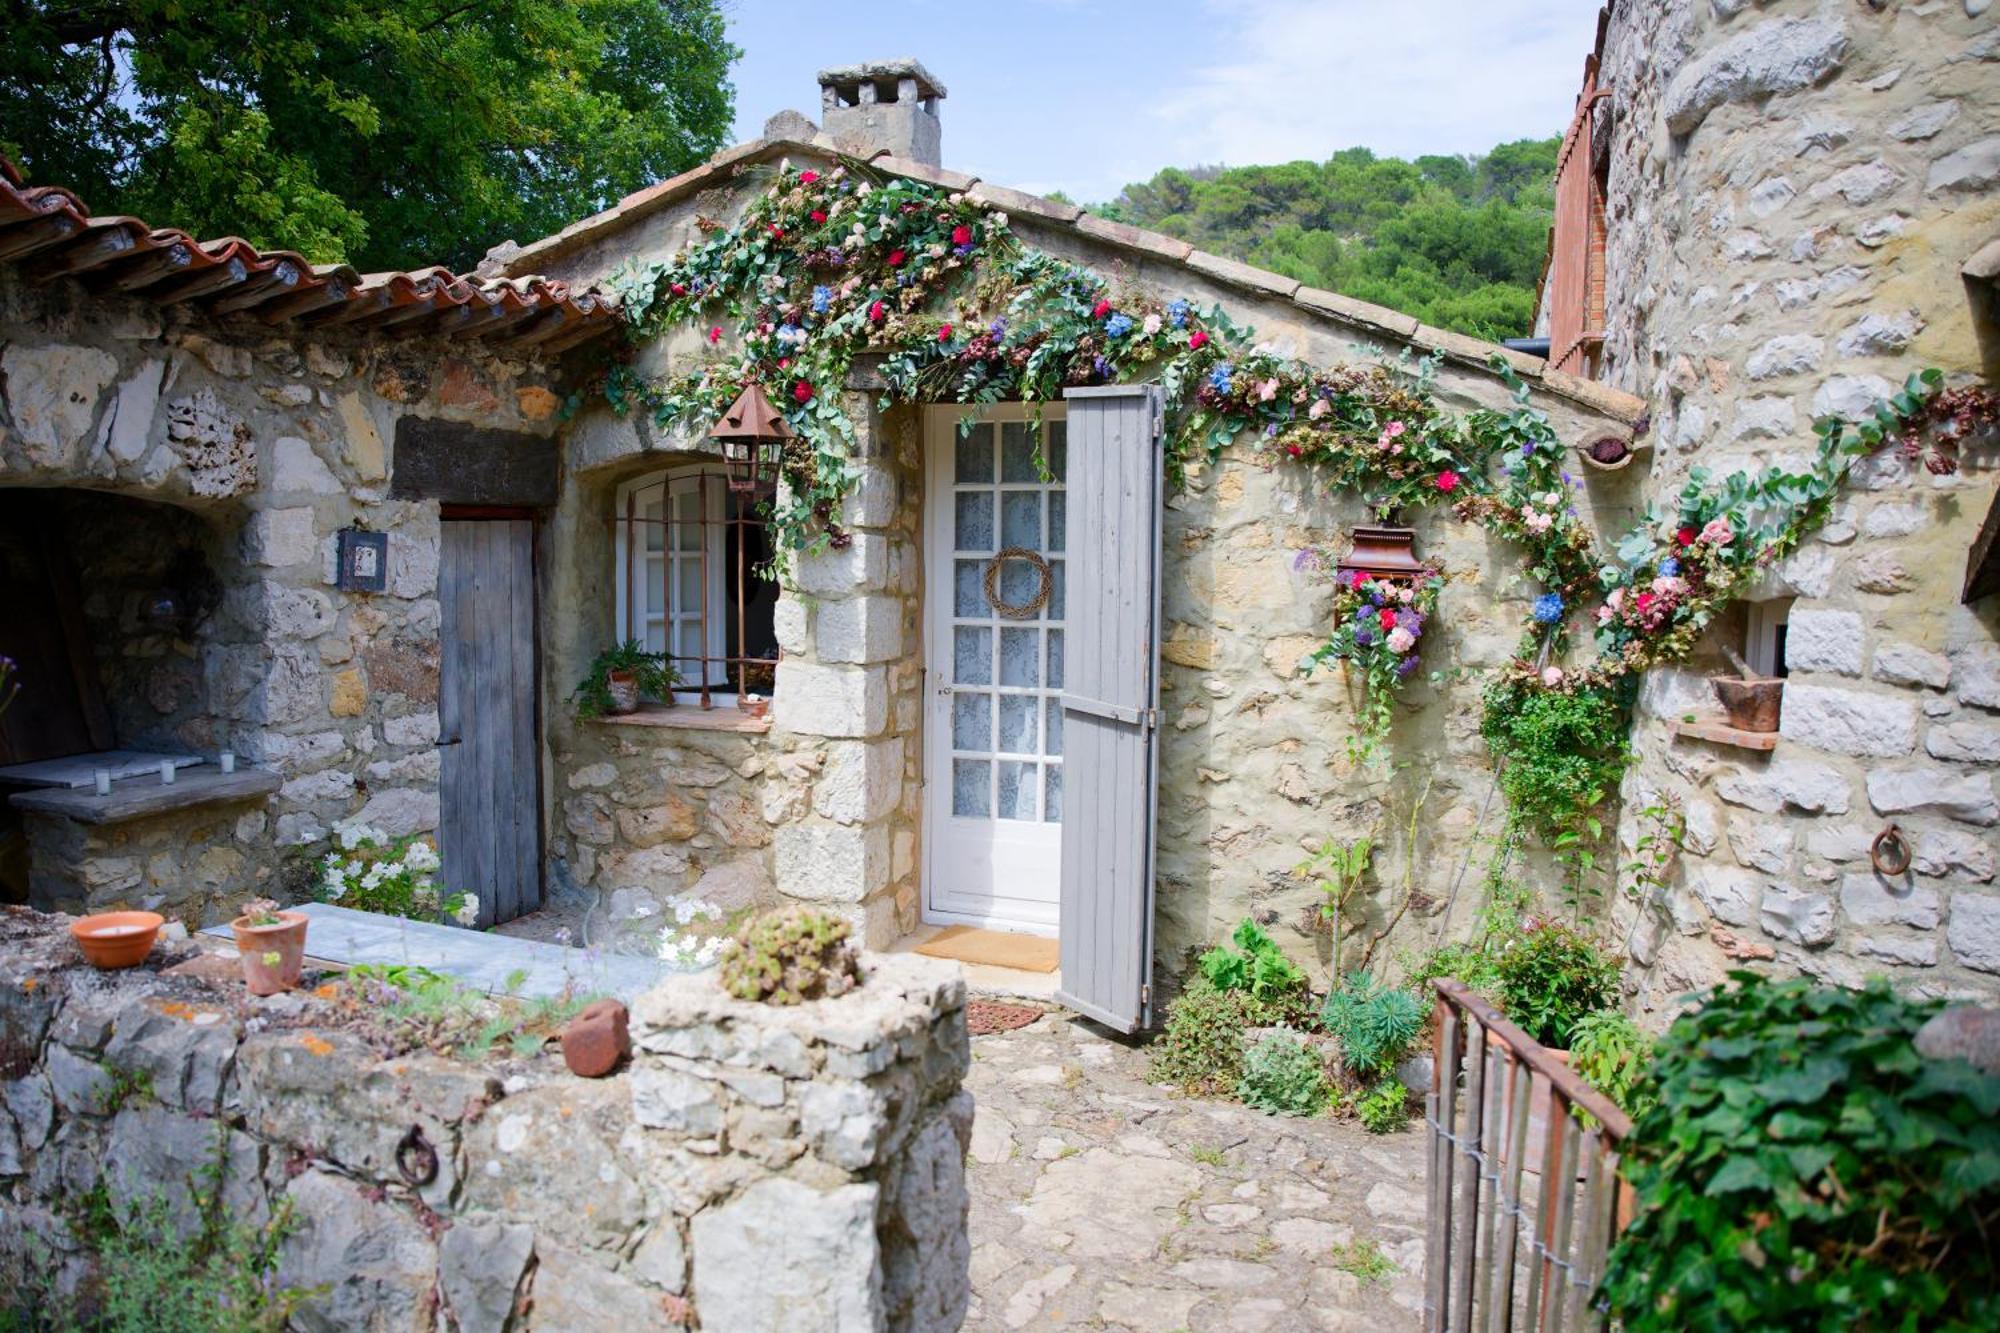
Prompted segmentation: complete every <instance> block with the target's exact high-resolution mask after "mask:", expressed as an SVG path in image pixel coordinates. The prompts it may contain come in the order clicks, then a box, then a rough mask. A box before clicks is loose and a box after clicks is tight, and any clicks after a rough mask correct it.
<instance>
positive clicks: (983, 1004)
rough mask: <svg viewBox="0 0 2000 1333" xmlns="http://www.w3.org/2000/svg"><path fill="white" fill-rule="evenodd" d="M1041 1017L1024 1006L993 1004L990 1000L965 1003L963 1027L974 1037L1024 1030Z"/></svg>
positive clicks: (1033, 1010)
mask: <svg viewBox="0 0 2000 1333" xmlns="http://www.w3.org/2000/svg"><path fill="white" fill-rule="evenodd" d="M1041 1016H1042V1011H1041V1010H1039V1009H1035V1008H1031V1007H1029V1006H1028V1005H1025V1004H995V1003H994V1002H993V1001H991V1000H967V1001H966V1002H965V1026H966V1028H967V1029H968V1030H969V1031H970V1032H971V1033H972V1035H973V1036H975V1037H985V1036H990V1035H992V1034H993V1033H995V1032H1012V1031H1013V1030H1014V1029H1015V1028H1024V1027H1026V1026H1028V1024H1030V1023H1032V1022H1034V1021H1035V1020H1036V1019H1038V1018H1040V1017H1041Z"/></svg>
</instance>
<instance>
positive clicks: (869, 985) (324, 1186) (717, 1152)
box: [0, 910, 972, 1333]
mask: <svg viewBox="0 0 2000 1333" xmlns="http://www.w3.org/2000/svg"><path fill="white" fill-rule="evenodd" d="M63 924H64V919H63V918H51V917H40V916H37V915H35V914H33V913H27V912H22V911H19V910H8V911H5V912H4V913H0V1196H4V1198H5V1204H4V1206H0V1255H4V1256H5V1260H6V1263H7V1268H8V1271H9V1272H10V1274H13V1275H15V1277H16V1278H17V1279H20V1280H19V1281H17V1282H10V1284H9V1288H8V1290H7V1291H6V1292H0V1308H4V1307H5V1306H6V1305H7V1304H8V1303H9V1302H10V1301H19V1300H21V1299H23V1298H29V1299H37V1297H36V1295H35V1294H36V1293H37V1292H40V1291H43V1290H44V1288H43V1287H42V1286H41V1284H40V1283H41V1279H43V1278H46V1279H48V1281H49V1282H50V1284H51V1286H52V1289H54V1290H56V1291H58V1292H61V1293H64V1294H65V1295H77V1294H81V1295H83V1296H85V1297H86V1298H87V1297H88V1295H89V1293H90V1292H91V1290H92V1272H93V1259H92V1255H91V1251H90V1248H89V1246H88V1245H87V1244H86V1238H85V1236H84V1234H83V1233H82V1231H81V1229H80V1227H81V1224H82V1222H83V1217H82V1210H83V1207H84V1204H85V1201H86V1197H87V1196H89V1195H91V1194H92V1193H93V1191H95V1190H97V1189H98V1188H99V1187H100V1186H101V1187H102V1190H103V1192H104V1194H105V1196H106V1197H108V1199H109V1200H110V1201H111V1202H112V1203H113V1204H114V1205H118V1206H120V1207H123V1206H126V1205H129V1204H131V1203H134V1202H138V1203H142V1204H143V1203H145V1202H147V1201H149V1200H153V1199H158V1200H159V1201H161V1202H162V1203H163V1204H164V1205H165V1207H166V1210H167V1216H168V1217H169V1218H171V1219H172V1224H173V1225H174V1226H175V1227H176V1228H179V1229H183V1232H184V1234H185V1232H189V1231H192V1229H193V1228H194V1227H195V1226H196V1225H197V1224H198V1220H199V1214H198V1212H197V1208H198V1206H199V1205H198V1203H197V1201H196V1198H195V1193H196V1191H197V1190H202V1191H207V1190H211V1189H213V1190H217V1191H219V1194H220V1198H221V1201H222V1205H223V1207H224V1208H225V1209H226V1210H227V1213H228V1214H229V1215H230V1216H232V1217H234V1218H236V1219H239V1220H240V1221H242V1222H245V1223H248V1224H251V1225H259V1224H261V1223H263V1222H264V1221H266V1220H267V1219H269V1218H271V1217H272V1216H273V1213H274V1210H276V1209H278V1208H279V1207H281V1206H288V1207H289V1208H290V1210H291V1214H292V1224H291V1228H290V1231H289V1233H288V1234H287V1235H286V1236H285V1238H284V1239H283V1241H282V1243H281V1246H280V1249H279V1252H278V1266H277V1280H278V1281H279V1282H280V1283H282V1284H284V1285H285V1286H288V1287H291V1288H294V1289H302V1288H311V1287H320V1286H324V1287H325V1288H326V1289H325V1291H324V1292H323V1293H321V1294H319V1295H317V1296H315V1297H314V1298H313V1299H311V1300H310V1301H309V1302H307V1304H306V1306H305V1308H304V1309H303V1310H302V1311H301V1312H300V1315H299V1317H298V1320H297V1324H298V1326H299V1327H302V1328H306V1329H311V1330H331V1329H350V1328H364V1327H365V1328H375V1329H384V1330H391V1329H407V1330H419V1329H423V1330H428V1329H441V1328H444V1327H455V1328H457V1329H461V1330H465V1331H466V1333H473V1331H474V1330H504V1329H529V1328H542V1329H551V1330H557V1329H561V1330H572V1329H584V1328H605V1329H635V1330H636V1329H652V1328H677V1327H683V1326H688V1325H692V1324H694V1323H695V1322H697V1320H698V1321H699V1322H700V1323H701V1324H702V1325H703V1326H704V1327H708V1328H716V1329H761V1328H771V1329H776V1328H815V1329H820V1328H824V1329H842V1330H847V1329H933V1328H948V1327H955V1326H956V1324H957V1322H958V1320H959V1319H960V1318H961V1317H962V1316H963V1312H964V1309H965V1304H966V1300H967V1293H968V1287H967V1266H968V1261H969V1256H970V1246H969V1243H968V1241H967V1238H966V1207H967V1203H966V1192H965V1178H964V1165H963V1163H964V1156H965V1150H966V1144H967V1141H968V1139H969V1136H970V1132H971V1121H972V1102H971V1097H970V1096H969V1095H968V1094H966V1093H964V1092H963V1091H961V1090H960V1081H961V1079H962V1078H963V1076H964V1074H965V1072H966V1069H967V1066H968V1063H969V1058H970V1056H969V1049H970V1048H969V1044H968V1038H967V1035H966V1028H965V1021H964V1011H963V1004H964V998H965V992H964V985H963V982H962V981H961V980H959V979H958V975H957V969H956V967H954V966H952V965H949V964H939V963H934V962H930V961H928V960H924V959H916V958H900V957H899V958H893V959H881V958H874V957H869V958H867V959H866V960H865V969H866V974H867V976H866V981H865V982H864V984H863V985H862V987H861V988H860V989H859V990H857V991H855V992H853V993H851V994H849V995H847V996H844V997H842V998H841V999H839V1000H832V1001H820V1002H817V1003H814V1004H808V1005H802V1006H798V1007H796V1008H791V1009H779V1008H773V1007H770V1006H764V1005H753V1004H746V1003H743V1002H740V1001H735V1000H731V999H729V998H727V997H725V996H724V995H723V994H722V992H721V990H720V988H719V987H718V985H717V983H716V981H715V979H714V976H713V974H705V975H699V976H682V977H676V978H674V979H672V980H670V981H669V982H667V983H666V984H664V985H663V986H662V987H661V988H660V989H658V990H656V991H654V992H653V993H652V994H650V995H648V996H646V997H645V998H644V999H642V1000H641V1002H640V1003H639V1005H638V1007H637V1008H638V1012H637V1018H636V1022H635V1024H634V1033H633V1035H634V1037H635V1039H636V1041H637V1044H638V1051H637V1054H636V1055H635V1058H634V1061H633V1063H632V1065H631V1066H630V1067H629V1068H628V1069H627V1070H626V1071H625V1072H623V1073H620V1074H615V1075H613V1076H611V1077H609V1078H605V1079H600V1080H584V1079H578V1078H575V1077H574V1076H572V1075H570V1074H569V1073H568V1072H567V1071H566V1070H565V1069H564V1068H563V1064H562V1060H561V1058H560V1057H559V1056H558V1055H555V1054H553V1053H544V1054H539V1055H535V1056H532V1057H525V1058H524V1057H520V1056H512V1057H509V1058H507V1059H504V1060H502V1059H499V1058H498V1057H496V1058H494V1059H492V1060H489V1061H487V1062H485V1063H475V1062H471V1061H467V1060H459V1059H446V1058H440V1057H437V1056H433V1055H427V1054H422V1053H409V1054H391V1055H388V1056H386V1057H385V1056H384V1054H383V1053H382V1052H381V1051H379V1050H377V1049H375V1048H373V1047H371V1046H370V1044H369V1043H368V1042H367V1041H365V1040H363V1039H362V1038H361V1037H359V1036H357V1035H356V1034H355V1033H353V1032H351V1031H347V1030H343V1029H342V1027H341V1026H340V1024H339V1021H338V1019H337V1017H336V1015H335V1013H334V1011H333V1010H332V1008H331V1006H329V1005H327V1004H325V1003H324V1002H322V1001H319V1000H317V999H315V998H313V997H312V996H310V995H304V994H294V995H288V996H280V997H275V998H273V999H269V1000H248V999H246V998H245V996H244V992H243V989H242V987H241V986H240V985H238V984H234V983H224V984H217V983H211V982H207V981H203V980H200V979H198V978H196V977H193V976H186V975H161V974H160V973H157V972H154V971H151V970H150V969H141V970H136V971H132V972H124V973H109V974H107V973H97V972H94V971H91V970H90V969H88V968H85V967H82V966H81V965H80V964H78V963H77V962H76V961H75V958H74V951H73V946H71V945H70V944H69V943H68V941H67V938H66V937H65V936H63V935H62V934H61V933H60V932H61V928H62V926H63ZM413 1127H414V1128H415V1129H416V1130H417V1131H420V1132H421V1133H422V1134H423V1136H424V1137H425V1139H426V1141H427V1142H428V1143H430V1144H431V1145H433V1146H434V1148H435V1149H436V1154H437V1161H438V1170H437V1172H436V1175H435V1178H434V1179H432V1180H430V1181H428V1182H427V1183H425V1182H422V1181H421V1180H420V1181H419V1182H417V1183H412V1182H411V1181H409V1180H408V1179H406V1178H405V1177H404V1175H403V1174H402V1173H401V1171H400V1170H399V1168H398V1166H397V1164H396V1158H397V1149H398V1145H399V1144H400V1143H401V1142H402V1141H403V1140H404V1138H405V1136H406V1135H407V1134H409V1133H410V1131H411V1130H412V1128H413ZM412 1165H415V1163H414V1162H413V1163H412ZM204 1171H207V1172H212V1173H214V1177H213V1180H212V1182H211V1181H210V1180H209V1179H207V1178H205V1177H204V1176H203V1172H204ZM418 1175H419V1176H420V1177H421V1175H422V1172H421V1170H419V1171H418Z"/></svg>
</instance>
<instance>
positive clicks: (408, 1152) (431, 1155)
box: [396, 1125, 438, 1189]
mask: <svg viewBox="0 0 2000 1333" xmlns="http://www.w3.org/2000/svg"><path fill="white" fill-rule="evenodd" d="M396 1170H398V1171H400V1172H401V1173H402V1175H403V1179H404V1180H406V1181H408V1182H409V1183H410V1185H411V1186H412V1187H413V1188H416V1189H421V1188H423V1187H424V1186H425V1185H428V1184H430V1183H431V1182H432V1181H433V1180H436V1179H437V1174H438V1155H437V1149H436V1148H433V1147H432V1146H431V1141H430V1140H429V1139H427V1138H425V1137H424V1131H423V1126H421V1125H411V1126H410V1132H409V1133H407V1134H405V1135H403V1138H402V1141H401V1142H400V1143H398V1144H397V1145H396Z"/></svg>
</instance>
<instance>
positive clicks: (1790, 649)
mask: <svg viewBox="0 0 2000 1333" xmlns="http://www.w3.org/2000/svg"><path fill="white" fill-rule="evenodd" d="M1785 665H1786V666H1787V667H1788V668H1789V669H1791V670H1793V671H1836V672H1839V673H1840V674H1841V675H1843V676H1858V675H1860V674H1861V617H1860V616H1858V615H1856V614H1855V613H1854V612H1852V611H1826V610H1819V609H1812V610H1801V609H1799V608H1796V607H1794V608H1793V610H1792V613H1791V616H1790V618H1789V620H1788V622H1787V624H1786V628H1785ZM1787 702H1789V699H1788V700H1787Z"/></svg>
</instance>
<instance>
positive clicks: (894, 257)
mask: <svg viewBox="0 0 2000 1333" xmlns="http://www.w3.org/2000/svg"><path fill="white" fill-rule="evenodd" d="M908 258H909V255H907V254H905V253H904V252H903V251H901V250H891V251H890V252H889V267H890V268H901V267H902V266H903V261H904V260H905V259H908Z"/></svg>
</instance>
